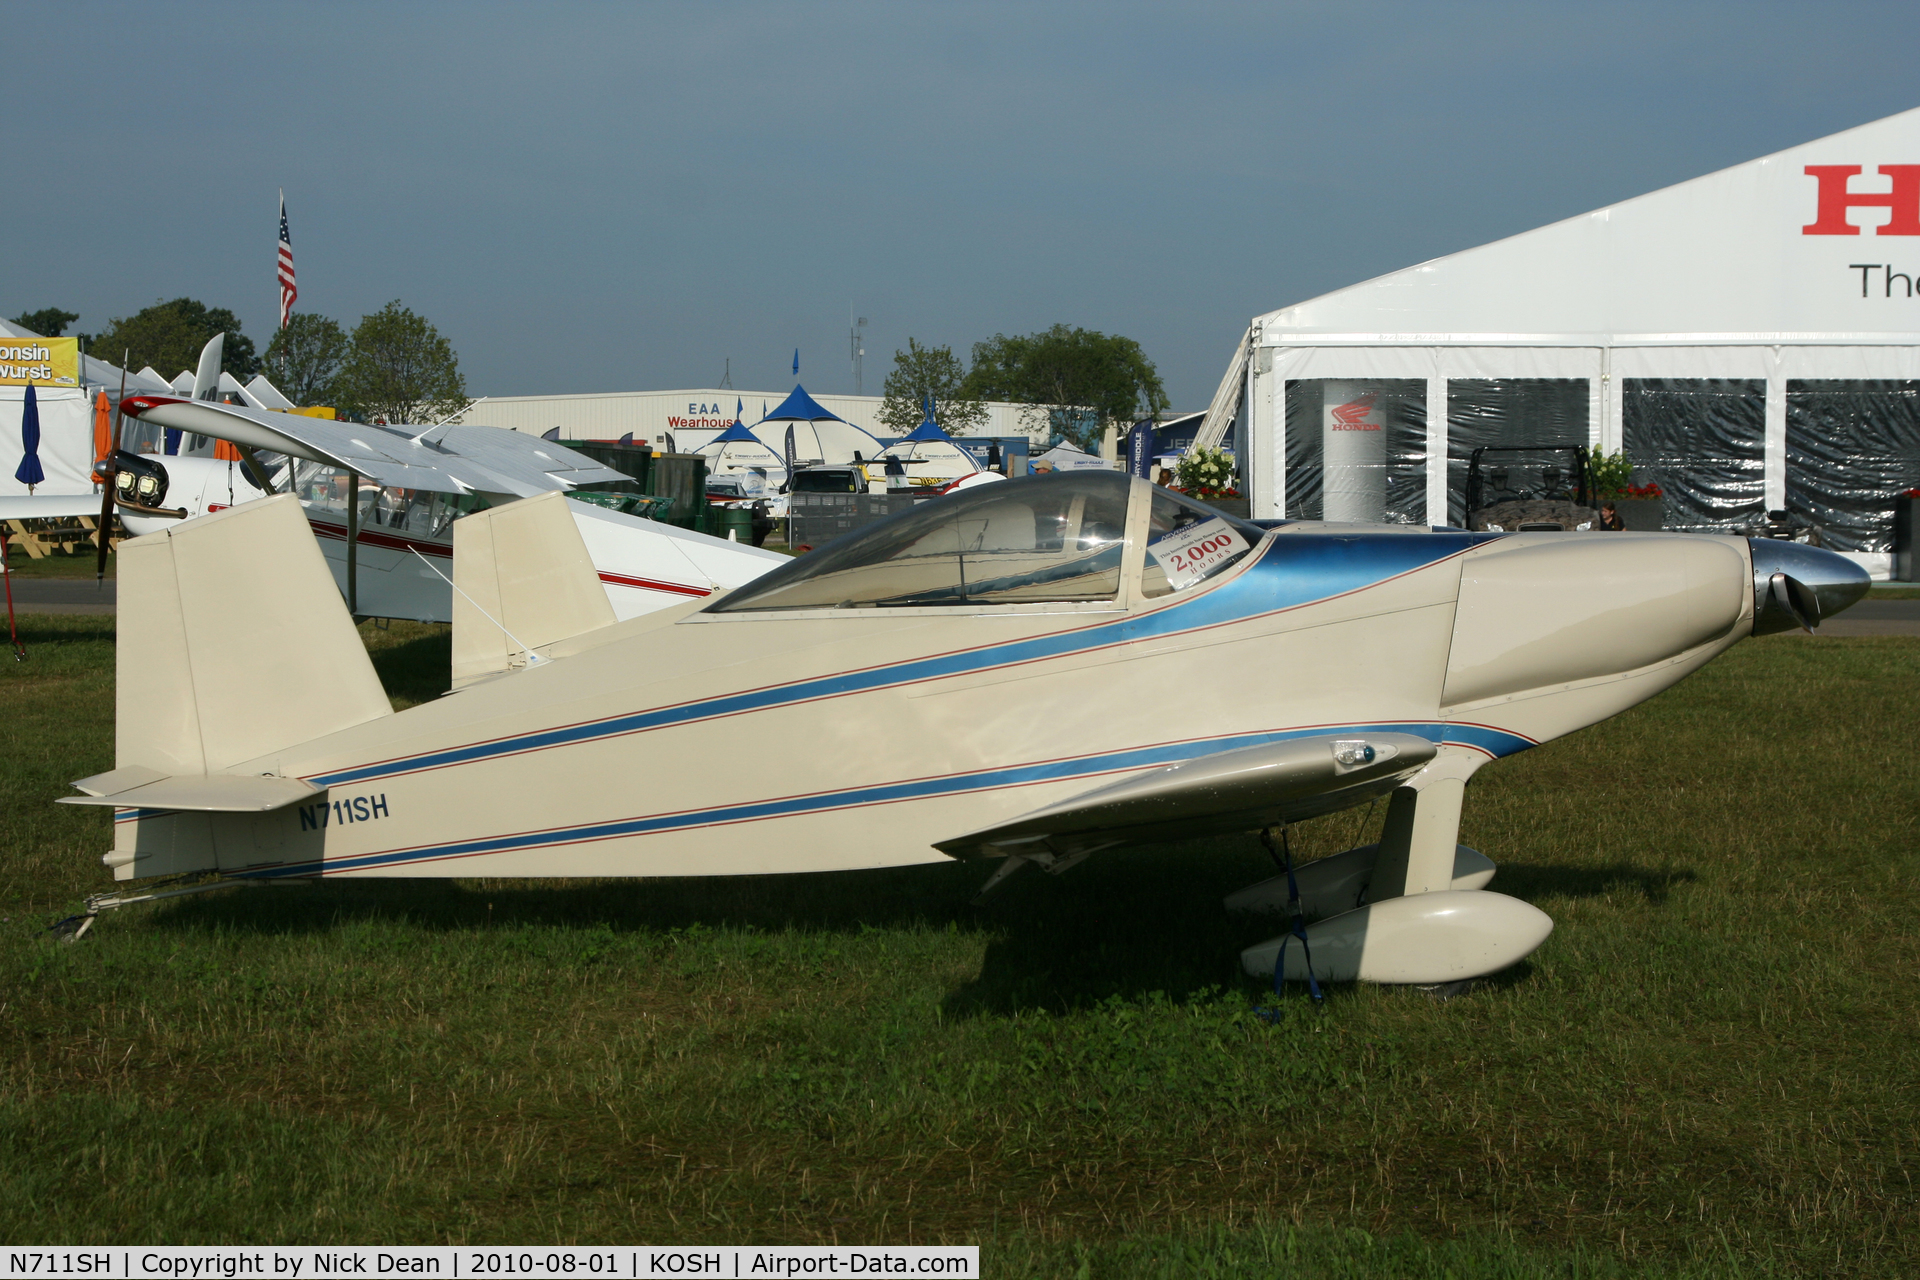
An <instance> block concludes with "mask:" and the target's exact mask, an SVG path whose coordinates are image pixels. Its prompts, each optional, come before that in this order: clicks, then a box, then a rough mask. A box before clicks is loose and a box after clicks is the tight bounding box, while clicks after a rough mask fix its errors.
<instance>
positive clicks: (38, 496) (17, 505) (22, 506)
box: [0, 493, 100, 520]
mask: <svg viewBox="0 0 1920 1280" xmlns="http://www.w3.org/2000/svg"><path fill="white" fill-rule="evenodd" d="M99 514H100V495H99V494H97V493H32V494H28V493H22V494H16V495H13V496H11V497H5V498H0V520H57V519H61V518H64V517H66V516H97V515H99Z"/></svg>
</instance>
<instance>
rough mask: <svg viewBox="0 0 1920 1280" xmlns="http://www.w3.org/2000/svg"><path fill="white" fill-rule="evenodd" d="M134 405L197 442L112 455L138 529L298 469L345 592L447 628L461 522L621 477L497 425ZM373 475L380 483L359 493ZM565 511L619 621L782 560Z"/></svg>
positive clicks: (190, 513)
mask: <svg viewBox="0 0 1920 1280" xmlns="http://www.w3.org/2000/svg"><path fill="white" fill-rule="evenodd" d="M123 410H124V412H125V413H126V414H127V416H129V417H131V418H133V419H135V420H136V421H138V422H141V423H144V424H148V425H150V426H154V427H160V428H165V429H168V430H172V431H178V432H181V433H182V434H183V435H184V436H186V437H188V438H189V439H192V440H193V441H194V443H193V444H192V445H190V446H189V448H190V453H189V455H187V456H182V455H173V456H160V455H156V454H152V453H142V454H131V453H125V452H123V453H120V454H118V455H117V457H116V462H117V466H118V472H117V475H116V495H115V496H116V499H117V503H118V507H119V511H120V519H121V523H123V524H124V525H126V526H127V528H128V530H129V531H130V532H132V533H136V534H144V533H151V532H157V531H159V530H161V529H163V528H166V527H168V526H170V525H172V524H175V523H177V522H179V521H182V520H190V519H194V518H197V517H201V516H205V515H210V514H212V513H215V512H218V511H222V510H224V509H226V508H228V507H231V506H235V505H237V504H239V503H243V502H247V501H250V500H253V499H256V498H259V497H261V496H263V495H264V494H266V493H269V492H273V491H274V490H275V489H286V488H288V486H289V479H288V477H289V469H290V470H291V481H290V483H291V488H292V490H293V491H294V492H296V493H297V494H298V496H299V498H300V502H301V505H302V506H303V507H304V508H305V510H306V513H307V519H308V522H309V523H310V524H311V526H312V528H313V532H314V535H315V536H316V537H317V538H318V539H319V540H320V543H321V547H322V550H323V551H324V553H325V556H326V559H327V562H328V564H329V566H330V568H331V569H332V572H333V577H334V579H335V581H336V583H337V584H338V586H339V588H340V592H341V594H342V595H343V596H345V597H346V598H347V599H348V600H349V601H350V602H352V603H351V607H352V609H353V611H354V612H355V613H356V614H359V615H363V616H370V617H387V618H412V619H418V620H421V621H429V622H445V621H449V620H450V619H451V617H452V610H453V599H452V596H453V593H452V590H451V588H450V587H449V580H448V577H447V571H448V565H449V562H450V561H451V560H452V558H453V544H454V538H453V526H454V524H455V522H456V521H457V519H458V518H459V517H461V516H462V515H465V514H466V513H468V512H471V511H475V510H480V509H484V508H486V507H490V506H498V505H500V504H502V503H511V502H513V501H515V500H517V499H520V498H526V497H531V496H533V495H537V494H542V493H550V492H566V491H568V490H571V489H573V488H574V487H575V486H579V485H588V484H598V483H603V482H606V481H617V480H624V479H626V477H625V476H623V475H622V474H621V473H619V472H617V471H614V470H611V469H610V468H607V467H604V466H601V465H600V464H599V463H597V462H595V461H594V460H593V459H591V458H588V457H586V456H585V455H583V454H579V453H575V452H573V451H572V450H570V449H567V448H565V447H564V446H561V445H557V444H554V443H553V442H551V441H547V440H539V439H535V438H533V437H531V436H526V435H522V434H520V433H518V432H512V431H502V430H499V429H498V428H494V427H462V426H441V427H435V428H429V429H425V430H420V431H417V432H416V431H411V430H408V429H404V428H395V427H383V426H368V425H362V424H359V423H347V422H333V421H329V420H327V419H322V418H308V417H302V416H299V415H297V414H288V413H276V412H272V411H269V410H262V409H256V408H252V407H248V406H244V405H235V404H218V403H211V402H208V401H204V400H193V399H182V398H177V397H170V396H164V395H154V394H146V395H137V396H129V397H127V399H126V400H125V401H124V402H123ZM214 439H219V440H226V441H229V442H231V443H233V444H235V445H237V446H240V447H241V448H243V449H245V450H247V451H249V452H250V453H251V452H252V451H255V450H264V451H268V452H270V453H273V454H278V455H281V456H282V457H284V458H285V459H286V460H287V461H286V462H285V464H283V465H282V464H276V465H274V466H272V467H268V466H264V465H260V464H259V463H258V462H257V461H246V462H235V461H223V460H220V459H218V458H215V457H212V456H208V455H207V451H206V446H205V445H204V443H201V442H204V441H208V440H214ZM253 456H254V457H256V458H257V454H253ZM363 478H364V479H366V480H369V481H371V482H372V485H371V486H370V487H366V488H362V487H361V483H360V482H361V480H362V479H363ZM567 510H568V511H569V512H570V514H571V516H572V518H573V520H574V521H575V523H576V524H577V526H578V528H579V532H580V535H581V537H582V538H583V539H584V541H585V543H586V545H587V547H588V551H589V554H590V555H591V556H592V559H593V563H594V567H595V570H596V572H597V573H598V575H599V578H600V582H601V584H602V588H603V590H604V591H605V593H606V595H607V597H608V600H609V603H610V604H611V605H612V607H613V610H614V614H615V616H616V617H619V618H630V617H637V616H639V615H640V614H642V613H646V612H649V611H651V610H654V609H660V608H666V607H670V606H672V605H675V604H679V603H682V602H684V601H686V600H689V599H697V598H703V597H705V596H707V595H709V594H711V593H712V592H713V591H715V590H720V589H725V588H728V587H734V586H738V585H740V584H741V583H743V582H747V581H750V580H751V579H753V578H754V577H757V576H758V575H759V574H761V573H764V572H766V571H767V570H768V569H770V568H772V567H773V566H775V565H777V564H780V563H782V562H784V561H785V559H786V557H784V556H782V555H780V554H778V553H777V552H771V551H764V550H761V549H759V548H757V547H752V546H748V545H745V544H742V543H737V542H727V541H723V540H721V539H718V538H711V537H708V536H707V535H705V534H700V533H694V532H691V531H689V530H683V529H677V528H674V527H672V526H670V525H665V524H661V523H659V522H658V521H653V520H643V519H639V518H636V517H634V516H630V515H625V514H622V513H620V512H617V511H610V510H606V509H603V508H600V507H595V506H591V505H589V504H587V503H584V502H578V501H569V502H568V503H567Z"/></svg>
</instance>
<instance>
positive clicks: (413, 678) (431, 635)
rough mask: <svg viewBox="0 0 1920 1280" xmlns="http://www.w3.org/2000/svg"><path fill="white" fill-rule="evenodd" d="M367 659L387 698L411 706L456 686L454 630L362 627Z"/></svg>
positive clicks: (409, 625) (410, 626) (402, 625)
mask: <svg viewBox="0 0 1920 1280" xmlns="http://www.w3.org/2000/svg"><path fill="white" fill-rule="evenodd" d="M362 635H364V636H365V637H366V638H367V656H368V657H370V658H372V659H373V669H374V671H375V672H376V673H377V674H378V675H379V677H380V684H381V686H382V687H383V688H385V689H386V691H387V696H388V697H390V698H395V699H398V700H399V701H401V702H403V703H406V704H408V705H412V704H416V703H421V702H432V701H433V700H434V699H435V698H438V697H439V696H440V695H441V694H443V693H445V692H446V691H447V690H448V689H450V688H452V687H453V675H452V672H453V631H452V629H451V628H448V627H440V626H430V625H423V624H420V623H398V624H395V625H394V626H393V627H391V628H376V627H374V626H373V625H372V624H366V625H363V627H362Z"/></svg>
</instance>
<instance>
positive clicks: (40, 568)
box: [7, 547, 118, 582]
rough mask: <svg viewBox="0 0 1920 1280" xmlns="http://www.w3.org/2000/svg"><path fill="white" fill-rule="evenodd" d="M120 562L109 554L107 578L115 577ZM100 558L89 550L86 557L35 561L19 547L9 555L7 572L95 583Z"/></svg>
mask: <svg viewBox="0 0 1920 1280" xmlns="http://www.w3.org/2000/svg"><path fill="white" fill-rule="evenodd" d="M117 563H118V562H117V561H115V559H114V558H113V553H112V552H108V553H107V576H108V577H109V578H111V577H113V576H114V572H113V571H114V568H115V566H116V564H117ZM98 564H99V557H98V556H97V555H96V554H95V553H94V550H93V548H91V547H89V548H87V551H86V553H85V554H84V555H74V556H67V555H56V556H47V557H45V558H43V559H39V560H35V559H33V558H32V557H31V556H29V555H28V554H27V553H26V552H25V551H23V550H21V549H20V548H18V547H14V548H12V549H11V550H10V551H9V553H8V555H7V572H8V573H10V574H12V575H14V576H15V577H18V578H84V579H86V580H87V581H88V582H91V581H93V577H94V569H95V568H96V567H97V566H98Z"/></svg>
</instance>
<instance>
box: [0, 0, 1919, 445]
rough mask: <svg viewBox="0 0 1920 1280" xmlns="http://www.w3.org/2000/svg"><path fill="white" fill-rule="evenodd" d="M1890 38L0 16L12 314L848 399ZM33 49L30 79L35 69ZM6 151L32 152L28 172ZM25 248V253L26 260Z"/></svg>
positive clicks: (1118, 314)
mask: <svg viewBox="0 0 1920 1280" xmlns="http://www.w3.org/2000/svg"><path fill="white" fill-rule="evenodd" d="M1916 34H1920V8H1915V7H1914V6H1912V5H1891V4H1889V5H1862V4H1853V5H1849V4H1827V5H1820V6H1812V5H1784V4H1685V3H1663V4H1657V5H1656V4H1613V5H1607V6H1576V5H1541V4H1538V3H1531V4H1519V3H1514V4H1493V3H1467V2H1463V3H1458V4H1452V5H1369V4H1344V5H1327V4H1276V3H1266V4H1191V3H1190V4H1186V5H1180V6H1169V5H1154V4H1137V5H1128V4H1117V3H1108V4H1099V5H1095V4H1084V5H1079V4H1076V5H1063V4H1047V3H1036V2H1032V0H1029V2H1028V3H1019V4H1004V5H996V4H966V5H945V6H935V5H897V4H834V3H825V2H815V3H809V4H787V5H752V4H705V5H683V6H664V5H653V4H649V5H626V4H620V5H611V4H610V5H537V6H536V5H519V4H515V5H497V6H489V5H480V4H459V5H446V6H432V5H425V4H409V5H394V4H379V5H373V4H367V5H358V4H314V5H299V6H287V7H266V6H261V5H258V4H249V5H237V6H231V7H228V6H217V5H202V6H178V5H147V6H137V7H132V6H127V7H123V6H119V5H96V4H86V3H68V4H64V5H59V6H52V5H45V6H29V7H26V8H22V9H20V10H19V11H17V12H15V13H13V14H11V15H10V17H9V20H8V44H9V49H10V56H9V59H8V63H9V70H10V72H11V75H10V77H9V85H8V87H9V93H8V98H9V102H10V106H11V111H10V112H9V118H10V125H9V128H10V131H11V132H12V133H13V134H14V141H15V143H16V146H15V147H14V148H12V149H11V151H12V160H11V163H10V165H9V169H8V180H7V182H6V183H5V187H6V188H7V189H8V190H9V191H10V192H11V193H12V195H13V199H11V200H10V201H9V202H8V206H9V207H8V211H7V218H6V221H7V224H8V228H9V239H10V244H9V247H8V252H7V253H6V254H5V255H4V257H0V307H4V308H5V309H6V313H7V314H9V315H11V314H17V313H18V312H20V311H22V310H26V309H31V308H37V307H42V306H53V305H59V306H64V307H66V308H68V309H70V310H79V311H81V312H82V314H83V318H82V320H81V322H80V325H79V326H77V327H79V328H94V329H97V328H98V327H100V326H101V325H102V324H103V323H104V322H105V321H106V319H107V318H108V317H109V316H113V315H122V314H126V313H128V312H130V311H133V310H135V309H137V308H139V307H141V306H143V305H146V304H148V303H150V302H152V301H154V300H156V299H160V298H171V297H176V296H180V295H182V294H186V295H190V296H193V297H198V298H201V299H203V300H205V301H206V302H208V303H209V304H211V305H217V306H227V307H232V308H233V309H235V310H236V311H237V312H239V313H240V315H241V316H242V318H243V320H244V321H245V323H246V326H247V328H248V331H249V332H251V333H252V334H254V336H255V337H256V339H258V340H261V341H262V342H264V339H265V337H266V336H267V334H268V331H269V329H270V327H271V325H272V323H273V319H274V314H275V313H274V307H275V295H274V278H273V235H274V202H275V189H276V188H277V187H280V186H284V187H285V188H286V189H287V200H288V207H289V212H290V214H291V217H292V223H293V235H294V246H295V252H296V255H297V260H298V264H299V270H300V283H301V301H300V305H301V308H302V309H303V310H314V311H319V312H323V313H325V314H328V315H332V316H334V317H336V318H338V319H340V320H342V321H344V322H347V323H352V322H353V321H354V320H355V319H356V318H357V317H358V316H360V315H361V314H362V313H364V312H367V311H371V310H374V309H376V308H378V307H379V306H380V305H381V304H382V303H384V302H385V301H387V300H388V299H390V298H393V297H399V298H402V299H404V300H405V301H406V302H407V303H408V305H410V306H412V307H413V308H414V309H415V310H417V311H419V312H421V313H422V314H425V315H427V316H429V317H431V318H432V319H433V320H434V321H435V322H436V323H437V324H438V325H439V326H440V327H441V329H442V330H443V331H444V332H445V333H447V334H448V336H449V337H451V338H452V339H453V341H454V343H455V345H456V347H457V348H458V349H459V351H460V353H461V359H462V363H463V365H464V367H465V368H466V369H467V371H468V380H469V384H470V386H472V387H473V388H474V389H475V390H476V391H477V392H482V393H494V394H516V393H527V392H543V391H587V390H612V389H639V388H655V387H671V386H684V385H709V384H711V383H713V382H715V381H717V380H718V378H719V376H720V372H721V368H722V362H723V360H724V359H725V358H727V357H729V356H731V357H732V359H733V369H734V380H735V383H736V384H737V385H742V386H753V387H769V388H771V387H778V386H780V385H782V384H783V383H784V381H785V380H786V376H787V364H788V361H789V359H790V358H791V353H792V350H793V348H794V347H795V346H799V347H801V348H802V359H803V362H804V365H803V370H802V373H803V376H804V377H805V378H806V380H807V381H808V382H809V384H810V385H813V386H814V387H815V388H816V389H819V390H826V391H842V390H847V391H850V390H852V385H851V383H852V377H851V373H850V372H849V370H848V366H847V359H846V312H847V307H848V304H849V303H850V302H851V303H852V305H853V306H854V307H856V308H857V309H858V310H859V311H860V312H861V313H862V314H864V315H866V316H868V317H870V318H871V319H872V322H873V323H872V328H871V337H870V339H869V343H868V348H869V351H870V353H871V354H870V357H869V362H868V377H867V383H868V389H869V390H870V391H871V390H873V389H874V388H875V387H876V386H877V384H878V382H879V372H880V370H881V369H882V368H883V367H884V363H885V358H886V356H887V355H888V354H890V353H891V352H892V350H893V349H894V347H895V346H899V345H904V344H905V341H906V338H907V336H908V335H909V334H911V335H913V336H915V337H918V338H920V339H921V340H922V341H932V342H944V343H952V344H954V345H956V346H958V347H965V346H966V345H967V344H969V343H971V342H973V341H974V340H976V339H979V338H983V337H986V336H988V335H989V334H991V333H993V332H995V331H1004V332H1023V331H1028V330H1033V329H1038V328H1042V327H1045V326H1047V325H1049V324H1052V323H1054V322H1055V321H1065V322H1067V323H1070V324H1080V325H1087V326H1090V327H1094V328H1099V329H1105V330H1109V331H1114V332H1120V333H1125V334H1127V335H1129V336H1132V337H1135V338H1138V339H1139V340H1140V341H1141V342H1142V344H1143V345H1144V346H1145V347H1146V349H1147V351H1148V353H1149V354H1150V355H1151V356H1152V357H1153V358H1154V359H1155V360H1156V361H1157V362H1158V363H1159V365H1160V367H1161V370H1162V372H1163V374H1164V375H1165V377H1166V381H1167V386H1168V389H1169V391H1170V392H1171V393H1172V395H1173V398H1174V401H1175V403H1176V404H1177V405H1180V406H1183V407H1196V406H1199V405H1202V404H1204V402H1205V401H1206V399H1207V397H1208V396H1209V395H1210V394H1211V392H1212V389H1213V385H1214V382H1215V380H1216V379H1217V378H1218V376H1219V373H1220V371H1221V369H1222V367H1223V366H1224V364H1225V362H1226V359H1227V356H1228V354H1229V350H1230V348H1231V345H1232V342H1233V339H1234V337H1235V336H1236V334H1237V333H1238V330H1239V327H1240V326H1241V325H1243V324H1244V323H1245V321H1246V319H1247V317H1249V316H1251V315H1253V314H1255V313H1257V312H1260V311H1265V310H1269V309H1272V308H1274V307H1278V306H1283V305H1285V304H1287V303H1290V302H1296V301H1299V300H1301V299H1303V298H1306V297H1311V296H1313V295H1314V294H1317V293H1321V292H1324V291H1326V290H1328V289H1332V288H1337V287H1339V286H1341V285H1343V284H1347V283H1351V282H1353V281H1355V280H1359V279H1363V278H1366V277H1368V276H1372V275H1377V274H1379V273H1380V272H1383V271H1389V270H1392V269H1394V268H1396V267H1400V266H1404V265H1407V264H1408V263H1411V262H1416V261H1419V260H1421V259H1424V258H1429V257H1433V256H1436V255H1439V254H1443V253H1449V252H1452V251H1454V250H1457V249H1462V248H1466V247H1468V246H1471V245H1474V244H1479V243H1483V242H1485V241H1487V240H1491V239H1495V238H1498V237H1500V236H1505V235H1511V234H1513V233H1515V232H1518V231H1523V230H1526V229H1527V228H1529V227H1532V226H1537V225H1540V224H1541V223H1544V222H1548V221H1552V220H1554V219H1557V218H1562V217H1567V216H1570V215H1572V214H1576V213H1579V212H1581V211H1583V210H1586V209H1589V208H1593V207H1595V206H1598V205H1601V204H1605V203H1608V202H1610V201H1614V200H1618V199H1622V198H1625V197H1628V196H1632V195H1636V194H1639V193H1641V192H1643V191H1647V190H1652V189H1654V188H1657V187H1660V186H1664V185H1666V184H1668V183H1672V182H1677V181H1681V180H1683V179H1685V178H1689V177H1692V176H1694V175H1696V174H1700V173H1705V172H1708V171H1710V170H1713V169H1716V168H1720V167H1723V166H1725V165H1729V164H1735V163H1738V162H1740V161H1742V160H1746V159H1749V158H1751V157H1753V156H1757V155H1761V154H1764V153H1766V152H1769V151H1774V150H1778V149H1780V148H1782V147H1786V146H1791V145H1793V144H1795V143H1799V142H1804V141H1807V140H1809V139H1811V138H1815V137H1819V136H1821V135H1822V134H1826V133H1831V132H1834V131H1837V130H1839V129H1843V128H1847V127H1850V126H1852V125H1855V124H1861V123H1864V122H1866V121H1868V120H1871V119H1875V118H1878V117H1880V116H1884V115H1889V114H1892V113H1893V112H1895V111H1899V110H1904V109H1906V108H1908V107H1911V106H1914V105H1915V102H1914V100H1913V91H1912V88H1911V85H1912V77H1911V74H1910V73H1909V72H1908V71H1907V70H1906V68H1905V65H1904V64H1905V62H1906V61H1907V60H1908V58H1909V56H1910V55H1909V52H1908V51H1909V50H1911V49H1912V48H1913V47H1914V45H1915V39H1914V37H1915V36H1916ZM33 49H37V50H38V51H39V52H38V53H37V54H35V55H33V56H27V55H28V51H29V50H33ZM29 147H33V148H34V149H35V151H34V154H31V155H30V154H29V152H28V150H27V148H29ZM30 246H31V247H33V248H35V249H38V250H40V252H34V251H32V250H31V249H30V248H29V247H30Z"/></svg>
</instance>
